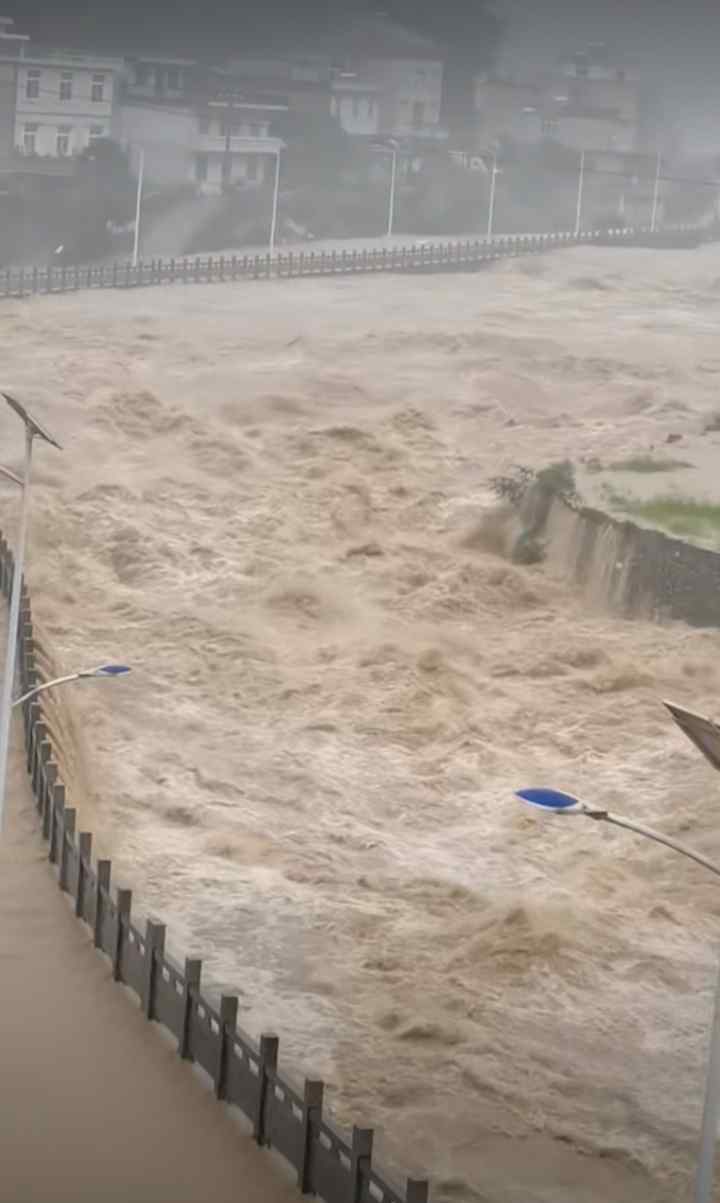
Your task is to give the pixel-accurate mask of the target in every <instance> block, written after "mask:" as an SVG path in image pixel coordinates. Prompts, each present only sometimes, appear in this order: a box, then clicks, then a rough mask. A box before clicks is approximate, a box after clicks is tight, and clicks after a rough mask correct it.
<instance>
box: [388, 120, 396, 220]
mask: <svg viewBox="0 0 720 1203" xmlns="http://www.w3.org/2000/svg"><path fill="white" fill-rule="evenodd" d="M390 154H391V164H392V165H391V168H390V200H389V202H388V224H387V236H388V238H392V235H393V226H394V224H395V191H396V188H397V160H398V148H397V142H393V143H391V146H390Z"/></svg>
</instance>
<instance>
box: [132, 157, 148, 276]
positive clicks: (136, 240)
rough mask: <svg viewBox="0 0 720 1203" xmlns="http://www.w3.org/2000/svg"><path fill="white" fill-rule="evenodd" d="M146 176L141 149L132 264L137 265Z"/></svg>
mask: <svg viewBox="0 0 720 1203" xmlns="http://www.w3.org/2000/svg"><path fill="white" fill-rule="evenodd" d="M144 177H145V151H144V149H141V150H140V158H139V160H138V181H137V198H136V201H135V237H134V241H133V257H132V265H133V267H137V265H138V255H139V254H140V217H141V213H142V200H143V183H144Z"/></svg>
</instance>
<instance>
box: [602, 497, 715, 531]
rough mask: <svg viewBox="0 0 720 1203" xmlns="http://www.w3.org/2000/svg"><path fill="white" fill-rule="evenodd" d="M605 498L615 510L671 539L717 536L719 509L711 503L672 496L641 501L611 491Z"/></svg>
mask: <svg viewBox="0 0 720 1203" xmlns="http://www.w3.org/2000/svg"><path fill="white" fill-rule="evenodd" d="M608 498H609V501H610V504H611V505H612V507H613V509H614V510H622V511H623V513H625V514H630V515H631V516H633V517H635V518H640V519H642V520H643V521H645V522H649V523H652V525H653V526H660V527H662V528H663V530H666V531H670V533H671V534H673V535H686V536H689V537H691V538H695V539H706V540H707V539H713V538H715V539H717V537H718V536H720V505H716V504H715V503H714V502H712V501H698V500H696V499H695V498H693V497H681V496H677V495H675V494H672V493H671V494H666V495H661V496H658V497H650V498H648V499H647V500H645V501H642V500H640V499H639V498H637V497H626V496H624V495H623V494H621V493H615V492H614V491H612V490H610V491H609V494H608Z"/></svg>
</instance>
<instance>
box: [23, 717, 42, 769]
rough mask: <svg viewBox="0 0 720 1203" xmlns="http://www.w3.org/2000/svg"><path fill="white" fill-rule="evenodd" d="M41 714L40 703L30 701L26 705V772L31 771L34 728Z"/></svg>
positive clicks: (33, 751)
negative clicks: (27, 735)
mask: <svg viewBox="0 0 720 1203" xmlns="http://www.w3.org/2000/svg"><path fill="white" fill-rule="evenodd" d="M41 715H42V709H41V706H40V703H39V702H38V701H34V702H30V704H29V705H28V732H29V738H28V742H27V760H26V768H27V771H28V773H31V772H32V766H33V756H34V754H35V730H36V728H37V725H38V723H39V722H40V717H41Z"/></svg>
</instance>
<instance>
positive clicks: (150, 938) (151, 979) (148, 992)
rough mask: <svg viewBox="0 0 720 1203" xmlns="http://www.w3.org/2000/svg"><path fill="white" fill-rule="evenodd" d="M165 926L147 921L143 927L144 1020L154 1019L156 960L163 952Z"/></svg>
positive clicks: (153, 921)
mask: <svg viewBox="0 0 720 1203" xmlns="http://www.w3.org/2000/svg"><path fill="white" fill-rule="evenodd" d="M165 930H166V928H165V924H164V923H158V921H157V920H156V919H148V921H147V924H146V927H145V980H144V982H143V996H142V1009H143V1013H144V1015H145V1018H146V1019H154V1018H155V979H156V977H157V963H158V959H159V958H160V957H161V956H162V954H163V952H164V951H165Z"/></svg>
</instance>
